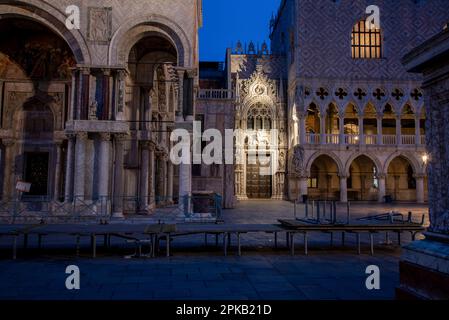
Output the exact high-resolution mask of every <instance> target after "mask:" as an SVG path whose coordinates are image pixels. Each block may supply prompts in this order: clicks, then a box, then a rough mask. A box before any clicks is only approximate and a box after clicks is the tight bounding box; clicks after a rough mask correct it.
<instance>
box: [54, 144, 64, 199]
mask: <svg viewBox="0 0 449 320" xmlns="http://www.w3.org/2000/svg"><path fill="white" fill-rule="evenodd" d="M55 146H56V163H55V179H54V182H55V185H54V191H53V200H54V201H59V197H60V190H61V158H62V141H58V142H56V143H55Z"/></svg>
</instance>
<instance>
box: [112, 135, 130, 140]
mask: <svg viewBox="0 0 449 320" xmlns="http://www.w3.org/2000/svg"><path fill="white" fill-rule="evenodd" d="M128 138H129V134H128V133H115V134H114V139H115V140H117V141H122V142H123V141H126V140H127V139H128Z"/></svg>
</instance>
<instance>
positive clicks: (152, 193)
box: [149, 144, 156, 210]
mask: <svg viewBox="0 0 449 320" xmlns="http://www.w3.org/2000/svg"><path fill="white" fill-rule="evenodd" d="M149 152H150V153H149V156H150V163H149V164H150V168H149V170H150V199H149V201H150V202H149V204H150V209H151V210H154V209H156V154H155V147H154V144H151V145H150V149H149Z"/></svg>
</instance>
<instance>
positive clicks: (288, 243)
mask: <svg viewBox="0 0 449 320" xmlns="http://www.w3.org/2000/svg"><path fill="white" fill-rule="evenodd" d="M290 237H291V235H290V232H287V234H286V238H285V242H286V243H287V248H290Z"/></svg>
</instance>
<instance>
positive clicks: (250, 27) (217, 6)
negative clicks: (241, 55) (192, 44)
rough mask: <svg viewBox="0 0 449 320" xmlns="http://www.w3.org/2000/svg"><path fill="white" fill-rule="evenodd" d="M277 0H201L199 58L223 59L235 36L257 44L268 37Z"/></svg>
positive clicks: (243, 42) (277, 3) (233, 44)
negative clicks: (201, 22)
mask: <svg viewBox="0 0 449 320" xmlns="http://www.w3.org/2000/svg"><path fill="white" fill-rule="evenodd" d="M279 3H280V0H203V28H202V29H200V60H201V61H224V58H225V54H226V48H228V47H235V44H236V43H237V41H238V40H241V41H242V44H243V45H245V42H247V43H249V41H250V40H253V41H254V43H255V44H256V45H257V42H259V44H262V42H263V41H264V40H267V43H269V39H268V32H269V23H270V18H271V14H272V12H275V13H276V12H277V9H278V6H279Z"/></svg>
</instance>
